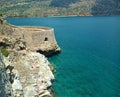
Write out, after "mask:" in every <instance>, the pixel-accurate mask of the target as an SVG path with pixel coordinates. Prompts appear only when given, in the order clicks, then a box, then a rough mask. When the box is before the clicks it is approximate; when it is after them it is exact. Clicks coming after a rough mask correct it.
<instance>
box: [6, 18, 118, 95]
mask: <svg viewBox="0 0 120 97" xmlns="http://www.w3.org/2000/svg"><path fill="white" fill-rule="evenodd" d="M7 20H8V21H9V22H10V23H12V24H15V25H31V26H36V25H37V26H39V25H40V26H49V27H53V28H55V35H56V40H57V42H58V44H59V46H60V47H61V49H62V52H61V54H59V55H56V56H54V57H51V58H49V60H50V61H51V62H53V63H54V65H55V67H56V70H57V72H56V73H55V77H56V80H55V82H54V83H53V87H54V89H55V92H56V94H57V95H58V97H120V17H49V18H7Z"/></svg>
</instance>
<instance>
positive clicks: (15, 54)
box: [0, 19, 60, 97]
mask: <svg viewBox="0 0 120 97" xmlns="http://www.w3.org/2000/svg"><path fill="white" fill-rule="evenodd" d="M3 48H4V49H6V50H7V51H8V52H9V55H8V56H2V55H1V53H3V52H0V67H1V68H0V69H1V70H0V72H1V73H0V83H2V84H1V87H2V88H1V90H0V91H1V92H0V97H54V96H53V95H54V93H52V88H51V86H52V80H54V75H53V73H52V71H51V69H50V67H49V66H50V63H49V62H48V60H47V58H46V57H45V56H44V55H46V56H51V55H53V54H55V53H58V52H60V48H59V46H58V45H57V42H56V40H55V37H54V33H53V29H52V28H47V27H20V26H13V25H10V24H8V23H7V22H5V21H3V20H2V19H0V49H3ZM40 53H42V54H40ZM43 54H44V55H43ZM1 95H3V96H1Z"/></svg>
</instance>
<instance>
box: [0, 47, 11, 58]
mask: <svg viewBox="0 0 120 97" xmlns="http://www.w3.org/2000/svg"><path fill="white" fill-rule="evenodd" d="M1 53H2V55H3V56H5V57H7V56H8V55H9V52H8V51H7V50H6V49H5V48H2V49H1Z"/></svg>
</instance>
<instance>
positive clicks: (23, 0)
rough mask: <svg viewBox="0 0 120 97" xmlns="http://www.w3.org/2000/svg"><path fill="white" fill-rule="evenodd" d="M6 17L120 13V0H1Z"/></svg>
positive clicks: (0, 4)
mask: <svg viewBox="0 0 120 97" xmlns="http://www.w3.org/2000/svg"><path fill="white" fill-rule="evenodd" d="M0 6H1V7H0V10H1V11H2V13H3V14H4V15H5V16H6V17H47V16H70V15H76V16H91V15H107V16H109V15H120V0H10V1H9V0H0Z"/></svg>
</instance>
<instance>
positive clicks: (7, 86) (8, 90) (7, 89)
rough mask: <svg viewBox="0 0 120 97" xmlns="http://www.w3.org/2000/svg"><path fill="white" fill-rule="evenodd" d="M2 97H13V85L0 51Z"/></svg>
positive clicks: (0, 91) (0, 88)
mask: <svg viewBox="0 0 120 97" xmlns="http://www.w3.org/2000/svg"><path fill="white" fill-rule="evenodd" d="M0 97H13V91H12V86H11V83H10V81H9V77H8V74H7V73H6V69H5V64H4V62H3V59H2V55H1V53H0Z"/></svg>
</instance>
